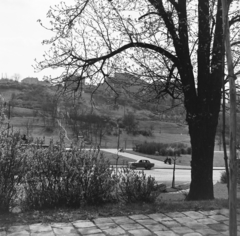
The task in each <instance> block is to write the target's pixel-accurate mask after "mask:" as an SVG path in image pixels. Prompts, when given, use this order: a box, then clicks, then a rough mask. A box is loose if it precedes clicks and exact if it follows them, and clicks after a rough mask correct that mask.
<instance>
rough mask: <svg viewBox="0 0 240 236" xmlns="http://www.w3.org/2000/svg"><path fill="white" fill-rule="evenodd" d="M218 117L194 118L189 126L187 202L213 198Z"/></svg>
mask: <svg viewBox="0 0 240 236" xmlns="http://www.w3.org/2000/svg"><path fill="white" fill-rule="evenodd" d="M206 116H207V114H206ZM217 121H218V116H217V115H214V117H211V118H210V117H209V116H208V117H205V118H203V117H196V119H194V121H193V122H191V123H190V124H189V133H190V137H191V145H192V161H191V167H192V170H191V177H192V181H191V185H190V192H189V195H188V197H187V200H207V199H213V198H214V192H213V179H212V174H213V156H214V143H215V134H216V127H217Z"/></svg>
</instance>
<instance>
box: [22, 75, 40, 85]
mask: <svg viewBox="0 0 240 236" xmlns="http://www.w3.org/2000/svg"><path fill="white" fill-rule="evenodd" d="M21 82H22V83H24V84H39V81H38V78H34V77H27V78H24V79H23V80H22V81H21Z"/></svg>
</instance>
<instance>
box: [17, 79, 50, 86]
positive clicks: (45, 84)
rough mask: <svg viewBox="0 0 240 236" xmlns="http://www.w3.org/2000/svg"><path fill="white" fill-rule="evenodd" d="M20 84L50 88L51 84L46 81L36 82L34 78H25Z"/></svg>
mask: <svg viewBox="0 0 240 236" xmlns="http://www.w3.org/2000/svg"><path fill="white" fill-rule="evenodd" d="M21 83H23V84H30V85H31V84H34V85H41V86H52V85H51V83H50V82H49V81H48V80H43V81H41V80H38V78H34V77H27V78H24V79H23V80H22V81H21Z"/></svg>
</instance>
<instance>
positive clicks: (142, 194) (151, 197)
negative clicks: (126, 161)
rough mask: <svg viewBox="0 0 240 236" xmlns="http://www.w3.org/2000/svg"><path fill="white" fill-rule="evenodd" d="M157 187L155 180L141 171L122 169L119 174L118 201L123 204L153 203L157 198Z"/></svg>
mask: <svg viewBox="0 0 240 236" xmlns="http://www.w3.org/2000/svg"><path fill="white" fill-rule="evenodd" d="M157 189H158V185H157V183H156V181H155V178H153V177H151V176H146V174H145V173H144V172H143V171H139V172H136V171H133V170H131V169H128V168H123V169H122V170H121V171H120V172H119V193H118V195H119V199H120V200H121V201H123V202H125V203H131V202H132V203H133V202H153V201H155V199H156V197H157V193H158V191H156V190H157Z"/></svg>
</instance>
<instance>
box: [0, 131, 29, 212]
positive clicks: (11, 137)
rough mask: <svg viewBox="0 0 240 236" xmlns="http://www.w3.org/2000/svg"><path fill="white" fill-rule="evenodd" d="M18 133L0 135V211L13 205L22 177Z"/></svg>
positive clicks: (22, 163)
mask: <svg viewBox="0 0 240 236" xmlns="http://www.w3.org/2000/svg"><path fill="white" fill-rule="evenodd" d="M20 140H21V138H20V134H19V133H10V134H7V133H2V134H1V135H0V212H8V211H9V210H10V208H11V207H13V206H14V202H15V200H16V196H17V191H18V186H19V185H20V184H21V182H22V180H23V177H24V168H25V165H24V162H25V156H24V152H23V150H22V148H21V145H20Z"/></svg>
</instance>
